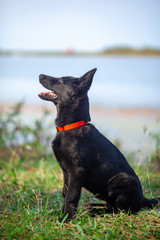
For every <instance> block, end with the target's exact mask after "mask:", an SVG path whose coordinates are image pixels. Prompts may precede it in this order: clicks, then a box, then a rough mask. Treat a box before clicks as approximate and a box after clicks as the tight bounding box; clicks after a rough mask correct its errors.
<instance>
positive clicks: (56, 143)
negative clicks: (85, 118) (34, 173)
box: [52, 133, 76, 168]
mask: <svg viewBox="0 0 160 240" xmlns="http://www.w3.org/2000/svg"><path fill="white" fill-rule="evenodd" d="M52 149H53V151H54V154H55V156H56V158H57V161H58V162H59V163H60V165H61V167H62V168H72V167H73V166H74V165H75V160H74V159H75V156H74V155H75V153H76V142H75V141H74V139H73V138H71V137H69V136H67V134H65V133H60V134H57V136H56V138H55V139H54V140H53V142H52Z"/></svg>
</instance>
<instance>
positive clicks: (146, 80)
mask: <svg viewBox="0 0 160 240" xmlns="http://www.w3.org/2000/svg"><path fill="white" fill-rule="evenodd" d="M95 67H97V69H98V70H97V72H96V74H95V77H94V80H93V85H92V87H91V89H90V91H89V96H90V102H91V104H92V105H96V106H107V107H151V108H159V107H160V58H155V57H148V58H144V57H127V56H126V57H122V56H119V57H116V56H115V57H109V56H108V57H106V56H104V57H73V56H69V57H23V56H19V57H2V56H1V57H0V82H1V87H0V102H1V103H16V102H18V101H20V100H24V101H25V103H28V104H44V105H45V104H47V103H46V102H45V101H42V100H41V99H39V98H38V96H37V95H38V93H39V92H40V91H42V90H43V87H42V86H41V85H40V84H39V81H38V76H39V74H41V73H44V74H47V75H51V76H55V77H60V76H74V77H79V76H82V75H83V74H84V73H85V72H87V71H89V70H91V69H92V68H95Z"/></svg>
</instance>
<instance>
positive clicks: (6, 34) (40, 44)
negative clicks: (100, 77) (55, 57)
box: [0, 0, 160, 51]
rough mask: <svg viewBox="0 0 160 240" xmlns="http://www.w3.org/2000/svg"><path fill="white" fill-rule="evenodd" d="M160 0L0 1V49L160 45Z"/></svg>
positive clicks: (96, 49) (56, 49) (101, 47)
mask: <svg viewBox="0 0 160 240" xmlns="http://www.w3.org/2000/svg"><path fill="white" fill-rule="evenodd" d="M159 25H160V0H81V1H75V0H59V1H58V0H0V49H1V50H43V51H44V50H52V51H53V50H54V51H59V50H60V51H65V50H67V49H73V50H75V51H99V50H103V49H105V48H108V47H113V46H132V47H135V48H141V47H148V46H151V47H154V48H160V27H159Z"/></svg>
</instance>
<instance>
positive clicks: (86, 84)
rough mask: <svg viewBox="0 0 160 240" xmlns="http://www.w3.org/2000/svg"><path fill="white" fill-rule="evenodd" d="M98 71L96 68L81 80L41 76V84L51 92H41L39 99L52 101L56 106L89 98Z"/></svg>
mask: <svg viewBox="0 0 160 240" xmlns="http://www.w3.org/2000/svg"><path fill="white" fill-rule="evenodd" d="M96 70H97V69H96V68H94V69H92V70H91V71H89V72H87V73H86V74H84V75H83V76H82V77H80V78H74V77H61V78H54V77H50V76H47V75H44V74H41V75H40V76H39V81H40V83H41V84H42V85H43V86H44V87H45V88H47V89H48V90H50V91H47V92H41V93H40V94H39V97H40V98H41V99H43V100H47V101H52V102H53V103H54V104H55V105H58V104H63V105H66V104H69V103H71V102H73V101H74V100H76V99H77V98H78V99H83V98H85V97H86V96H87V92H88V90H89V88H90V86H91V84H92V79H93V76H94V74H95V72H96Z"/></svg>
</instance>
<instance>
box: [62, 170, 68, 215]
mask: <svg viewBox="0 0 160 240" xmlns="http://www.w3.org/2000/svg"><path fill="white" fill-rule="evenodd" d="M67 191H68V175H67V173H66V172H65V171H63V190H62V195H63V198H64V201H63V207H62V213H64V205H65V197H66V194H67Z"/></svg>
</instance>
